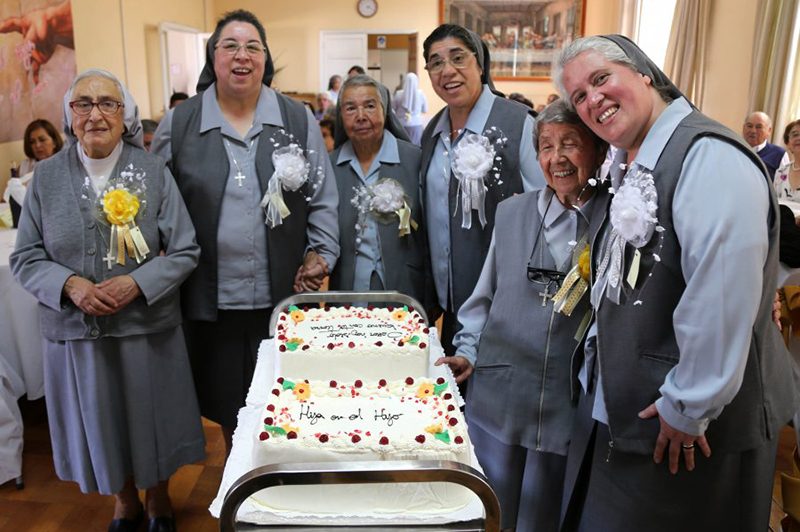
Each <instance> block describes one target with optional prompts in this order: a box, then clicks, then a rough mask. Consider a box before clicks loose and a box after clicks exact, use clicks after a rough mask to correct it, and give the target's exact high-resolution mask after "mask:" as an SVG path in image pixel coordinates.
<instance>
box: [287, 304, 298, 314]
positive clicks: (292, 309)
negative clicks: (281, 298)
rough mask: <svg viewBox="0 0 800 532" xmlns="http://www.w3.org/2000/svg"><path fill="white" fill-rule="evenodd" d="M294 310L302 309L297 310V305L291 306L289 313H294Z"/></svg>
mask: <svg viewBox="0 0 800 532" xmlns="http://www.w3.org/2000/svg"><path fill="white" fill-rule="evenodd" d="M294 310H300V309H299V308H297V305H289V312H292V311H294Z"/></svg>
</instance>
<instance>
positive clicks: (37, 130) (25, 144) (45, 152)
mask: <svg viewBox="0 0 800 532" xmlns="http://www.w3.org/2000/svg"><path fill="white" fill-rule="evenodd" d="M63 146H64V140H63V139H62V138H61V135H59V134H58V131H56V128H55V126H53V124H51V123H50V122H48V121H47V120H44V119H38V120H34V121H33V122H31V123H30V124H28V127H26V128H25V136H24V137H23V141H22V148H23V150H24V151H25V155H26V156H27V157H28V158H27V159H26V160H24V161H22V164H21V165H20V166H19V171H18V176H19V177H12V178H11V179H9V180H8V184H7V185H6V190H5V192H4V193H3V201H7V202H9V203H11V210H12V213H13V214H14V220H17V219H19V211H20V209H21V207H22V204H23V202H24V201H25V191H26V187H27V186H28V183H29V182H30V180H31V178H33V169H34V168H35V167H36V163H37V162H39V161H43V160H44V159H47V158H48V157H51V156H52V155H53V154H54V153H56V152H58V151H59V150H61V148H62V147H63ZM12 199H13V200H14V202H15V203H16V205H15V204H14V203H12V202H11V200H12Z"/></svg>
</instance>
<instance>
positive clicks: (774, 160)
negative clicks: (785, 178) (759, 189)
mask: <svg viewBox="0 0 800 532" xmlns="http://www.w3.org/2000/svg"><path fill="white" fill-rule="evenodd" d="M742 136H743V137H744V140H746V141H747V143H748V144H749V145H750V146H751V147H752V148H753V150H754V151H755V152H756V153H757V154H758V156H759V157H760V158H761V160H762V161H764V164H765V165H766V167H767V171H768V172H769V178H770V179H772V178H773V177H774V176H775V171H776V170H777V169H778V167H779V166H780V165H781V159H782V158H783V155H784V154H785V153H786V150H784V149H783V148H781V147H780V146H776V145H775V144H772V143H770V142H769V138H770V137H771V136H772V119H771V118H770V117H769V115H768V114H767V113H764V112H762V111H756V112H754V113H750V114H749V115H748V116H747V118H746V119H745V121H744V125H743V126H742Z"/></svg>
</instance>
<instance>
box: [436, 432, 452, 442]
mask: <svg viewBox="0 0 800 532" xmlns="http://www.w3.org/2000/svg"><path fill="white" fill-rule="evenodd" d="M433 437H434V438H436V439H437V440H439V441H442V442H444V443H450V432H449V431H444V432H437V433H436V434H434V435H433Z"/></svg>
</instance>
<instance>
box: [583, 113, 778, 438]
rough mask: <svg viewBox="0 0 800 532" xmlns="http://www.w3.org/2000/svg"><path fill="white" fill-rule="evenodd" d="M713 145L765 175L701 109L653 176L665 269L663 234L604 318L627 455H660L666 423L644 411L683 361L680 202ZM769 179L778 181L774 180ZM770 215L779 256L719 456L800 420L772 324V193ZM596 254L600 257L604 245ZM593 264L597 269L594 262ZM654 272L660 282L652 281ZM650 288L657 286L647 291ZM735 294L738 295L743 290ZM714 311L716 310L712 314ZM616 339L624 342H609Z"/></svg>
mask: <svg viewBox="0 0 800 532" xmlns="http://www.w3.org/2000/svg"><path fill="white" fill-rule="evenodd" d="M703 137H713V138H717V139H720V140H722V141H724V142H728V143H730V144H731V145H733V146H735V147H737V148H739V149H740V151H741V152H742V153H744V154H746V155H747V156H748V157H750V159H751V160H752V161H753V164H755V165H756V166H758V168H759V169H761V170H762V171H764V166H763V164H762V163H761V161H760V160H759V159H758V157H757V156H756V155H755V154H754V153H753V151H752V150H751V149H749V148H748V147H747V146H746V145H744V144H743V143H742V141H741V140H740V139H739V138H738V136H737V135H735V134H734V133H732V132H731V131H730V130H728V129H727V128H725V127H723V126H722V125H720V124H718V123H716V122H714V121H713V120H711V119H709V118H707V117H705V116H703V115H702V114H700V113H698V112H697V111H693V112H692V113H691V114H690V115H688V116H687V117H686V118H685V119H684V120H683V121H681V123H680V125H679V126H678V128H677V129H676V130H675V132H674V134H673V135H672V138H671V139H670V140H669V142H668V143H667V145H666V147H665V148H664V152H663V153H662V154H661V157H660V158H659V160H658V163H657V164H656V167H655V168H654V169H653V178H654V180H655V186H656V190H657V192H658V221H659V224H660V225H661V226H663V227H664V229H665V231H664V233H663V237H664V239H663V247H662V248H661V250H660V251H659V252H658V254H659V255H660V258H661V262H660V263H658V266H657V267H654V264H655V263H654V260H653V252H654V250H655V248H656V247H657V246H658V245H659V244H658V235H655V236H654V237H653V240H651V241H650V243H648V244H647V245H646V246H645V247H644V248H643V249H642V250H641V251H642V259H641V265H640V272H639V276H638V281H637V284H636V287H635V288H634V289H633V290H629V291H628V292H627V293H626V294H625V295H624V300H623V301H621V303H622V304H620V305H614V304H611V303H610V302H608V301H604V302H603V304H602V305H600V310H599V311H598V312H597V326H598V337H597V345H598V357H599V360H600V372H601V374H602V382H603V394H604V396H605V402H606V407H607V411H608V418H609V429H610V431H611V434H612V437H613V439H614V447H615V449H619V450H621V451H626V452H636V453H641V454H650V453H652V452H653V447H654V445H655V440H656V436H657V435H658V432H659V422H658V418H652V419H648V420H641V419H639V418H638V416H637V413H638V412H639V411H640V410H641V409H643V408H644V407H646V406H647V405H649V404H651V403H652V402H653V401H655V400H656V399H657V398H658V397H659V393H658V389H659V387H660V386H661V385H662V384H663V383H664V378H665V376H666V374H667V372H669V370H670V369H671V368H672V367H673V366H674V365H675V364H677V363H678V361H679V360H680V351H679V349H678V344H677V341H676V339H675V330H674V328H673V316H672V314H673V312H674V310H675V307H676V306H677V305H678V302H679V301H680V299H681V297H682V296H683V292H684V289H685V288H686V283H685V280H684V278H683V274H682V272H681V247H680V243H679V242H678V238H677V236H676V234H675V230H674V226H673V220H672V200H673V197H674V194H675V189H676V188H677V186H678V181H679V179H680V173H681V168H682V166H683V159H684V157H685V156H686V154H687V153H688V152H689V149H690V148H691V146H692V144H693V143H694V142H695V141H696V140H698V139H700V138H703ZM764 175H765V177H764V178H765V179H767V180H768V177H767V176H766V172H764ZM770 210H771V213H770V218H769V221H768V223H769V252H768V255H767V262H766V265H765V266H764V279H763V285H762V297H761V303H760V305H759V310H758V315H757V317H756V322H755V324H754V325H753V337H752V340H751V344H750V353H749V355H748V359H747V365H746V368H745V373H744V380H743V382H742V386H741V389H740V390H739V392H738V394H737V395H736V397H734V399H733V401H732V402H731V403H730V404H728V405H727V406H726V407H725V409H724V410H723V411H722V414H721V415H720V417H719V418H718V419H716V420H714V421H712V422H711V424H710V425H709V427H708V430H707V431H706V436H707V437H708V439H709V441H710V445H711V448H712V449H713V450H714V452H721V451H733V452H737V451H742V450H745V449H751V448H753V447H756V446H758V445H760V444H761V443H762V442H763V441H764V440H765V438H772V437H775V436H777V434H778V431H779V430H780V428H781V426H782V425H783V424H784V423H785V422H786V421H787V420H788V419H789V418H790V417H791V416H792V414H793V412H794V406H793V401H792V397H793V393H794V385H793V382H792V370H791V366H790V363H791V361H790V358H789V355H788V354H787V352H786V348H785V347H784V345H783V342H782V341H781V337H780V335H779V333H778V330H777V328H776V327H775V324H774V323H772V302H773V299H774V295H775V286H776V273H777V262H778V219H779V217H778V205H777V202H776V200H775V195H774V194H770ZM592 225H593V228H592V229H594V230H595V231H598V232H599V231H600V229H601V227H602V225H604V220H603V218H601V217H600V216H598V217H596V223H593V224H592ZM590 230H591V229H590ZM592 234H595V233H594V232H593V233H592ZM592 250H593V251H595V250H596V247H595V246H594V244H593V246H592ZM632 255H633V248H632V247H631V246H630V245H628V246H627V248H626V253H625V256H626V259H627V261H628V262H627V264H630V260H631V257H632ZM592 263H593V264H595V260H594V259H593V261H592ZM650 273H652V277H649V278H648V274H650ZM623 278H624V277H623ZM645 280H646V281H647V284H644V282H645ZM643 288H644V290H643ZM730 289H731V290H736V289H737V287H735V286H732V287H730ZM637 299H641V300H643V301H650V302H652V304H644V305H638V306H635V307H634V306H633V304H632V303H633V301H635V300H637ZM713 311H714V309H709V312H713ZM608 331H614V332H615V334H613V335H612V334H608ZM720 341H724V339H722V338H721V339H720Z"/></svg>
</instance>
